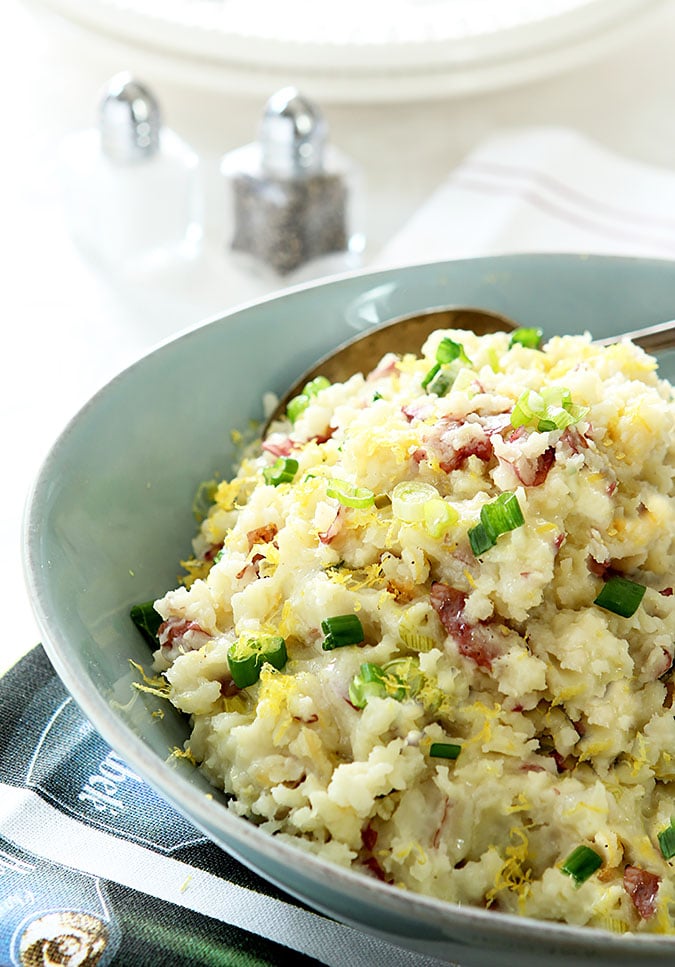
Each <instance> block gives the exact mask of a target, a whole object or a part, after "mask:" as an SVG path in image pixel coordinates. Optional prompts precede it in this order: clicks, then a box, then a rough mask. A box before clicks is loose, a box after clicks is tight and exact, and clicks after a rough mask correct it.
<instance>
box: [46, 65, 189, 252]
mask: <svg viewBox="0 0 675 967" xmlns="http://www.w3.org/2000/svg"><path fill="white" fill-rule="evenodd" d="M61 170H62V174H63V180H64V188H65V201H66V209H67V217H68V220H69V223H70V227H71V231H72V234H73V236H74V237H75V239H76V241H77V242H78V244H79V245H80V246H81V247H82V248H83V249H84V250H85V252H86V253H87V254H89V255H91V256H92V258H94V259H95V260H97V261H99V262H101V263H104V264H105V266H106V267H108V268H112V269H119V270H122V271H125V270H131V271H137V270H140V271H142V270H144V269H152V268H156V267H162V266H164V265H165V264H166V263H170V262H171V261H173V260H175V259H189V258H193V257H194V256H195V255H197V254H198V252H199V249H200V245H201V238H202V198H201V187H200V182H199V164H198V158H197V155H196V154H195V152H194V151H193V150H192V149H191V148H190V147H189V145H187V144H186V143H185V142H184V141H183V140H181V138H179V137H178V135H177V134H176V133H175V132H173V131H171V130H170V129H169V128H166V127H163V126H162V123H161V117H160V109H159V105H158V103H157V100H156V98H155V96H154V95H153V94H152V93H151V91H150V90H149V89H148V88H147V87H145V86H144V85H143V84H141V83H139V82H138V81H137V80H135V79H134V78H132V77H131V76H130V75H129V74H126V73H125V74H118V75H116V76H115V77H113V78H112V79H111V80H110V81H109V83H108V84H107V85H106V87H105V89H104V91H103V94H102V98H101V102H100V113H99V126H98V128H92V129H90V130H86V131H81V132H78V133H77V134H74V135H71V136H70V137H68V138H66V139H65V140H64V142H63V144H62V151H61Z"/></svg>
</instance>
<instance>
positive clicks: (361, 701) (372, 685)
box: [349, 661, 387, 708]
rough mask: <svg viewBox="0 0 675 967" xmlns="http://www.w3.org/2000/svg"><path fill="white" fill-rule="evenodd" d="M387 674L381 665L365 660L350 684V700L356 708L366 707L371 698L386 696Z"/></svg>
mask: <svg viewBox="0 0 675 967" xmlns="http://www.w3.org/2000/svg"><path fill="white" fill-rule="evenodd" d="M384 682H385V674H384V671H383V670H382V668H380V666H379V665H375V664H373V662H371V661H366V662H363V664H362V665H361V668H360V669H359V672H358V674H356V675H354V678H353V679H352V681H351V684H350V686H349V701H350V702H351V703H352V705H354V706H356V708H365V707H366V705H367V703H368V699H370V698H385V697H386V694H387V689H386V686H385V683H384Z"/></svg>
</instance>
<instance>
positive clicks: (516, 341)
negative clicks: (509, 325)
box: [509, 326, 543, 349]
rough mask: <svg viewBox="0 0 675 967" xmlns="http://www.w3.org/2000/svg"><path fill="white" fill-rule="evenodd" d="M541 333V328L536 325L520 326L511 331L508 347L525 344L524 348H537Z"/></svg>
mask: <svg viewBox="0 0 675 967" xmlns="http://www.w3.org/2000/svg"><path fill="white" fill-rule="evenodd" d="M542 335H543V333H542V331H541V329H537V327H536V326H529V327H528V326H521V327H520V329H516V330H515V331H514V332H512V333H511V338H510V340H509V349H511V347H512V346H515V345H519V346H525V348H526V349H539V344H540V342H541V337H542Z"/></svg>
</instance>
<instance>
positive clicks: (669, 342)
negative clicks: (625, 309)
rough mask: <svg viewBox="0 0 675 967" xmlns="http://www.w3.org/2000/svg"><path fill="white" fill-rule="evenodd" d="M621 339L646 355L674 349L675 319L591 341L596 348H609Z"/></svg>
mask: <svg viewBox="0 0 675 967" xmlns="http://www.w3.org/2000/svg"><path fill="white" fill-rule="evenodd" d="M623 339H630V340H631V341H632V342H634V343H635V345H636V346H640V348H641V349H644V350H645V352H648V353H658V352H660V351H661V350H663V349H674V348H675V319H669V320H668V322H659V323H658V324H657V325H656V326H647V327H646V328H645V329H634V330H633V331H632V332H622V333H621V334H620V335H618V336H609V337H608V338H607V339H595V340H593V341H594V342H595V343H596V344H597V345H598V346H611V345H612V343H615V342H620V341H621V340H623Z"/></svg>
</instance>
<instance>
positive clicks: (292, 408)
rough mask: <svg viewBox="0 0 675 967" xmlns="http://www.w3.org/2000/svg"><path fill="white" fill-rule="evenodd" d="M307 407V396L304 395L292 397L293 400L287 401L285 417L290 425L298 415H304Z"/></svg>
mask: <svg viewBox="0 0 675 967" xmlns="http://www.w3.org/2000/svg"><path fill="white" fill-rule="evenodd" d="M308 406H309V396H305V394H304V393H299V394H298V396H294V397H293V399H291V400H289V401H288V404H287V406H286V416H287V417H288V419H289V420H290V421H291V423H295V421H296V420H297V418H298V417H299V416H300V414H301V413H304V412H305V410H306V409H307V407H308Z"/></svg>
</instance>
